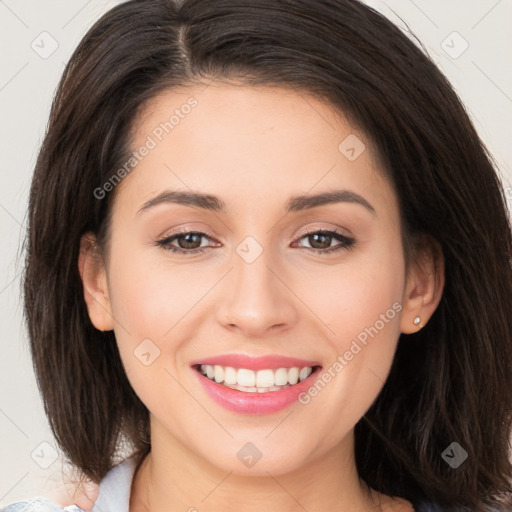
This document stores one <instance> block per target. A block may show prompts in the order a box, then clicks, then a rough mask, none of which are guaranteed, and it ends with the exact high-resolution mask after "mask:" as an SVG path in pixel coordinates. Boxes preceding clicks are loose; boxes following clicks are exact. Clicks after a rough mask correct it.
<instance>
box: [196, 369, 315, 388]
mask: <svg viewBox="0 0 512 512" xmlns="http://www.w3.org/2000/svg"><path fill="white" fill-rule="evenodd" d="M312 371H313V368H312V367H311V366H305V367H304V368H298V367H293V368H278V369H276V370H272V369H265V370H258V371H254V370H249V369H247V368H238V369H236V368H233V367H231V366H220V365H210V364H202V365H201V373H202V374H203V375H206V376H207V377H208V378H209V379H211V380H214V381H215V382H217V383H218V384H221V383H222V384H223V385H224V386H227V387H229V388H232V389H238V390H239V391H245V392H248V393H266V392H267V391H279V390H281V389H283V388H285V387H289V386H293V385H294V384H297V382H299V381H300V382H302V381H303V380H305V379H307V378H308V377H309V376H310V375H311V373H312Z"/></svg>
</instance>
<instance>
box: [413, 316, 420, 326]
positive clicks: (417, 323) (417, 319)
mask: <svg viewBox="0 0 512 512" xmlns="http://www.w3.org/2000/svg"><path fill="white" fill-rule="evenodd" d="M420 322H421V318H420V317H419V316H417V317H416V318H415V319H414V320H413V323H414V325H419V323H420Z"/></svg>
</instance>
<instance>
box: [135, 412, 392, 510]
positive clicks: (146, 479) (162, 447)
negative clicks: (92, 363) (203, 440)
mask: <svg viewBox="0 0 512 512" xmlns="http://www.w3.org/2000/svg"><path fill="white" fill-rule="evenodd" d="M151 420H152V421H151V439H152V451H151V453H150V454H149V455H148V456H147V457H146V459H145V460H144V461H143V463H142V464H141V466H140V468H139V470H138V471H137V473H136V475H135V476H134V479H133V483H132V492H131V498H130V512H149V511H151V512H164V511H165V512H174V511H188V512H197V511H206V510H210V511H217V510H222V511H224V512H230V511H233V512H234V511H238V510H244V511H245V512H269V511H274V510H279V511H280V512H296V511H297V510H332V511H348V510H350V511H351V512H363V511H364V512H368V511H374V512H377V511H379V505H378V504H379V502H380V501H381V500H382V498H386V497H385V496H384V495H381V494H379V493H377V492H375V491H370V490H369V489H368V487H367V486H366V484H365V483H364V482H361V481H360V479H359V477H358V474H357V470H356V465H355V459H354V442H353V431H351V432H350V433H349V435H347V436H346V437H345V438H344V439H343V440H342V442H341V443H339V444H338V445H337V446H336V447H334V448H333V449H332V450H330V451H329V453H325V454H320V455H318V456H316V457H310V458H309V459H308V461H305V463H304V466H303V467H300V468H295V469H293V470H291V471H286V472H281V473H278V472H277V471H276V472H273V471H272V470H270V471H266V470H265V471H262V470H261V469H260V472H259V473H260V474H258V475H254V476H253V474H240V473H237V470H238V468H233V470H226V469H222V468H219V467H217V466H215V465H214V464H212V463H211V462H210V461H208V460H207V459H205V458H204V457H201V456H200V455H198V454H197V453H193V452H191V451H190V450H188V449H187V447H186V446H184V444H183V443H181V442H180V441H179V440H178V439H176V438H175V437H173V436H172V435H170V434H169V432H168V431H166V430H165V429H164V427H163V426H162V425H161V424H159V423H158V422H157V421H156V420H155V418H154V417H152V418H151ZM256 468H257V464H256V465H255V466H254V467H253V469H254V470H255V469H256ZM251 471H252V470H251ZM254 473H256V471H254Z"/></svg>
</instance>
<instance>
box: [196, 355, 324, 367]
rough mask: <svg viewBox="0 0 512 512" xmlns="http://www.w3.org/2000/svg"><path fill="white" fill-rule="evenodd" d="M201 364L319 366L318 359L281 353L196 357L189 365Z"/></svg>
mask: <svg viewBox="0 0 512 512" xmlns="http://www.w3.org/2000/svg"><path fill="white" fill-rule="evenodd" d="M202 364H208V365H219V366H231V367H233V368H247V369H249V370H265V369H267V368H269V369H277V368H294V367H298V368H304V367H306V366H321V365H320V363H319V362H318V361H308V360H306V359H297V358H296V357H286V356H281V355H265V356H260V357H251V356H247V355H243V354H224V355H220V356H215V357H207V358H205V359H198V360H197V361H193V362H192V363H191V366H196V365H202Z"/></svg>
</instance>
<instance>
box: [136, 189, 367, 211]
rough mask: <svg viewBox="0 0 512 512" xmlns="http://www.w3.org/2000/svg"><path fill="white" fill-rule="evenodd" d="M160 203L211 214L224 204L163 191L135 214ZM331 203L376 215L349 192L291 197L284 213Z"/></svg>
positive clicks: (200, 196) (204, 196) (202, 196)
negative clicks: (173, 204) (358, 208)
mask: <svg viewBox="0 0 512 512" xmlns="http://www.w3.org/2000/svg"><path fill="white" fill-rule="evenodd" d="M162 203H175V204H181V205H185V206H192V207H196V208H202V209H205V210H209V211H212V212H223V211H225V209H226V203H224V201H222V199H220V198H219V197H217V196H214V195H211V194H203V193H201V192H177V191H165V192H162V193H161V194H159V195H157V196H156V197H154V198H153V199H150V200H149V201H146V202H145V203H144V204H143V205H142V207H141V208H140V210H139V211H138V212H137V215H138V214H139V213H143V212H145V211H146V210H148V209H149V208H152V207H153V206H156V205H158V204H162ZM333 203H356V204H360V205H361V206H364V207H365V208H366V209H367V210H368V211H370V212H371V213H372V214H374V215H375V214H376V212H375V208H374V207H373V206H372V205H371V204H370V203H369V202H368V201H367V200H366V199H365V198H364V197H362V196H360V195H359V194H356V193H355V192H352V191H350V190H332V191H330V192H323V193H320V194H315V195H303V196H295V197H291V198H290V199H289V200H288V202H287V203H286V207H285V210H286V213H289V212H298V211H301V210H308V209H310V208H315V207H317V206H322V205H325V204H333Z"/></svg>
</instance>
